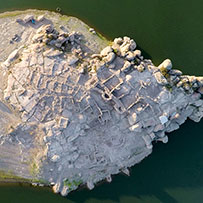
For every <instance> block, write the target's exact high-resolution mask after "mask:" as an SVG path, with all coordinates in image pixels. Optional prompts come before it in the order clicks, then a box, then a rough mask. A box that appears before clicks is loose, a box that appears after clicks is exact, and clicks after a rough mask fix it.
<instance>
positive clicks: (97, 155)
mask: <svg viewBox="0 0 203 203" xmlns="http://www.w3.org/2000/svg"><path fill="white" fill-rule="evenodd" d="M30 13H31V14H32V15H31V17H32V18H31V17H26V18H24V17H25V14H24V13H19V15H17V17H11V18H9V20H10V24H8V25H7V26H10V27H11V29H15V31H16V32H19V30H24V31H23V32H24V33H23V34H22V36H21V37H22V41H21V42H18V43H19V44H18V46H16V45H12V46H16V47H12V49H11V48H9V49H7V47H3V43H2V42H0V48H4V49H5V51H4V52H3V53H0V57H1V59H4V60H1V61H2V63H1V73H2V83H0V88H1V91H0V118H1V119H0V126H1V127H2V128H1V129H2V130H0V133H1V136H0V153H1V154H2V157H4V156H7V157H10V160H11V161H8V163H7V162H6V163H7V164H5V165H4V164H3V165H0V170H3V171H8V170H9V171H12V172H13V173H14V174H15V175H17V176H19V177H22V178H27V179H28V180H29V181H30V182H32V180H34V179H35V180H36V179H40V180H43V181H44V182H45V183H46V184H49V185H51V186H53V190H54V192H56V193H59V192H60V193H61V195H67V194H68V193H69V192H71V191H73V190H76V189H77V188H78V187H79V186H80V185H82V184H83V185H84V184H86V185H87V187H88V188H89V189H93V188H94V186H95V184H96V183H97V182H99V181H101V180H104V179H106V180H107V181H108V182H111V175H113V174H118V173H119V172H123V173H125V174H127V175H129V170H128V167H131V166H133V165H135V164H137V163H139V162H140V161H141V160H142V159H144V158H145V157H146V156H148V155H149V154H151V153H152V149H153V141H162V142H163V143H167V142H168V136H167V135H166V132H171V131H173V130H176V129H178V128H179V126H180V125H181V124H182V123H184V122H185V120H186V119H187V118H188V117H189V118H190V119H192V120H194V121H197V122H198V121H200V119H201V118H202V116H203V101H202V92H203V91H202V87H203V82H202V81H203V80H202V77H195V76H193V77H189V76H183V75H182V72H180V71H178V70H174V69H172V63H171V61H170V60H169V59H167V60H165V61H164V62H163V63H162V64H161V65H159V66H158V67H157V66H155V65H154V64H153V63H152V62H151V60H146V59H143V58H142V57H141V51H140V50H138V49H137V50H136V42H135V41H134V40H132V39H130V38H129V37H124V38H116V39H114V41H113V42H112V43H109V42H108V41H107V40H105V39H101V38H100V37H99V36H97V35H92V31H91V29H89V28H88V26H87V25H85V24H83V23H82V22H81V21H79V20H78V19H76V18H65V19H66V20H65V22H64V21H61V20H60V19H61V16H60V15H59V14H54V13H50V12H43V11H41V12H37V13H35V12H34V11H31V12H30ZM41 15H43V16H41ZM16 18H18V22H20V20H19V19H24V21H25V19H26V22H28V21H29V20H30V19H37V21H36V22H35V24H34V25H32V26H30V27H29V26H28V25H24V24H20V23H17V22H16ZM2 19H3V18H1V19H0V24H3V20H2ZM58 24H61V26H60V27H62V26H63V31H62V30H57V29H56V27H57V26H56V25H58ZM76 25H77V26H76ZM72 28H73V29H77V30H73V29H72ZM64 30H69V31H67V32H65V33H64ZM90 32H91V33H90ZM0 36H1V33H0ZM26 36H29V37H26ZM2 37H9V33H7V35H6V36H1V38H2ZM81 39H82V40H81ZM109 44H110V45H109ZM19 47H20V48H19ZM1 92H2V93H1ZM1 103H2V105H1ZM3 103H4V104H3ZM5 149H7V150H5ZM13 152H15V154H16V156H15V157H14V156H13ZM2 157H0V161H4V162H5V160H4V158H2ZM16 166H17V167H16Z"/></svg>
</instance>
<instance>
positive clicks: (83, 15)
mask: <svg viewBox="0 0 203 203" xmlns="http://www.w3.org/2000/svg"><path fill="white" fill-rule="evenodd" d="M57 7H60V8H61V9H62V13H63V14H66V15H71V16H75V17H78V18H80V19H81V20H83V21H84V22H86V23H87V24H88V25H90V26H92V27H94V28H95V30H97V31H98V32H100V33H101V34H103V35H104V36H105V37H106V38H108V39H110V40H111V39H113V38H115V37H119V36H126V35H127V36H129V37H131V38H133V39H134V40H135V41H136V42H137V44H138V46H139V48H140V49H141V50H142V52H143V55H144V56H145V58H150V59H152V61H153V62H154V64H155V65H159V64H160V63H161V62H162V61H163V60H164V59H166V58H170V59H171V60H172V62H173V67H174V68H175V69H179V70H181V71H183V73H184V74H190V75H201V76H202V75H203V26H202V25H203V13H202V11H203V1H202V0H193V1H189V0H176V1H174V0H142V1H141V0H139V1H138V0H125V1H123V0H108V1H107V0H33V1H28V0H6V1H5V0H0V12H4V11H12V10H24V9H28V8H36V9H48V10H53V11H54V10H56V8H57ZM168 136H169V142H168V143H167V144H162V143H157V144H155V145H154V151H153V153H152V154H151V155H150V156H149V157H147V158H146V159H145V160H144V161H142V162H141V163H140V164H138V165H136V166H134V167H133V168H132V170H131V176H130V177H126V176H124V175H117V176H114V177H113V182H112V183H111V184H109V183H101V184H99V185H98V186H97V187H96V188H95V189H94V190H92V191H89V190H87V189H86V188H82V189H80V190H78V191H76V192H73V193H71V194H70V195H69V196H68V197H66V198H64V197H61V196H59V195H56V194H53V193H52V191H51V190H50V189H49V188H34V187H29V186H24V185H21V184H1V186H0V202H1V203H28V202H29V203H36V202H37V203H44V202H48V203H201V202H203V120H202V121H201V122H199V123H194V122H192V121H189V120H188V121H187V122H186V123H185V124H184V125H182V126H181V128H180V129H179V130H177V131H175V132H173V133H170V134H169V135H168Z"/></svg>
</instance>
